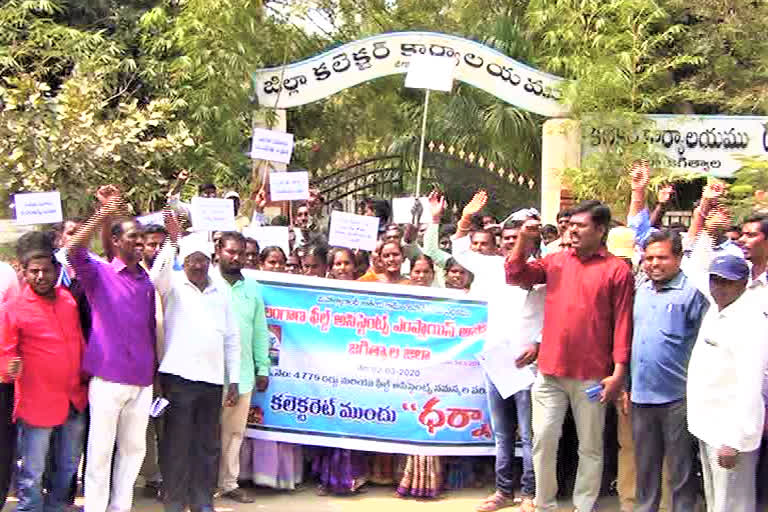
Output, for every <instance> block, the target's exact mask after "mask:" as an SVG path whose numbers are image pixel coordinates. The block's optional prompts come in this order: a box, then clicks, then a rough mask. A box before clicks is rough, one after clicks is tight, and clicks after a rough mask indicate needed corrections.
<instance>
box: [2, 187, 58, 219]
mask: <svg viewBox="0 0 768 512" xmlns="http://www.w3.org/2000/svg"><path fill="white" fill-rule="evenodd" d="M13 202H14V204H15V208H16V224H53V223H55V222H61V221H62V219H63V214H62V213H61V194H59V193H58V192H30V193H27V194H15V195H14V196H13Z"/></svg>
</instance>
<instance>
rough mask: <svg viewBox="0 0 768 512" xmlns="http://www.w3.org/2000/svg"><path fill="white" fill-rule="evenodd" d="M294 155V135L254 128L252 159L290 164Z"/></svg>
mask: <svg viewBox="0 0 768 512" xmlns="http://www.w3.org/2000/svg"><path fill="white" fill-rule="evenodd" d="M292 154H293V134H292V133H285V132H278V131H275V130H267V129H265V128H254V129H253V139H252V141H251V158H253V159H254V160H269V161H271V162H279V163H282V164H288V163H290V162H291V155H292Z"/></svg>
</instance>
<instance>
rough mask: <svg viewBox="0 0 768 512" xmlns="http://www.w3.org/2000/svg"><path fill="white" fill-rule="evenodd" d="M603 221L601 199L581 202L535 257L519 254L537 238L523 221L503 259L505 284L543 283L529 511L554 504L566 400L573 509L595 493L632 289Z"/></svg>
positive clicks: (532, 225) (584, 506)
mask: <svg viewBox="0 0 768 512" xmlns="http://www.w3.org/2000/svg"><path fill="white" fill-rule="evenodd" d="M610 220H611V211H610V210H609V209H608V207H607V206H605V205H603V204H602V203H601V202H599V201H585V202H583V203H581V204H580V205H579V206H577V207H576V208H575V209H574V210H572V215H571V218H570V220H569V228H568V232H567V234H568V235H569V237H570V241H571V248H570V249H568V250H565V251H561V252H558V253H554V254H550V255H548V256H546V257H545V258H543V259H540V260H536V261H527V256H526V254H527V252H526V246H528V245H530V244H531V243H533V241H534V240H537V239H538V231H539V223H538V221H535V220H529V221H526V223H525V225H524V226H523V229H521V230H520V236H519V237H518V240H517V243H516V244H515V247H514V248H513V249H512V251H511V252H510V253H509V255H508V256H507V260H506V263H505V267H506V272H507V282H508V283H509V284H513V285H519V286H523V287H530V286H532V285H534V284H538V283H546V284H547V298H546V303H545V306H544V329H543V331H542V341H541V346H540V347H539V356H538V366H539V375H538V377H537V380H536V383H535V384H534V386H533V389H532V395H533V396H532V398H533V404H532V409H533V410H532V414H533V465H534V472H535V473H536V510H537V511H550V510H552V511H554V510H557V499H556V496H557V477H556V467H555V463H556V462H555V461H556V460H557V447H558V441H559V439H560V435H561V433H562V426H563V419H564V418H565V413H566V411H567V410H568V407H569V405H570V407H571V409H572V410H573V416H574V420H575V422H576V429H577V432H578V434H579V466H578V470H577V474H576V485H575V487H574V491H573V503H574V506H575V507H576V510H577V511H579V512H592V510H593V508H594V506H595V502H596V501H597V498H598V495H599V492H600V484H601V481H602V473H603V428H604V426H605V404H606V403H609V402H611V401H612V400H613V399H615V398H616V397H617V396H618V394H619V392H620V391H621V390H622V388H623V385H624V376H625V374H626V370H627V363H628V362H629V349H630V346H631V342H632V302H633V294H634V279H633V277H632V273H631V271H630V268H629V267H628V266H627V264H626V263H624V262H623V261H622V260H621V259H619V258H617V257H615V256H613V255H611V254H610V253H608V251H607V249H606V247H605V240H606V238H607V235H608V228H609V223H610Z"/></svg>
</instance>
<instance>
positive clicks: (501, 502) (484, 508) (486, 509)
mask: <svg viewBox="0 0 768 512" xmlns="http://www.w3.org/2000/svg"><path fill="white" fill-rule="evenodd" d="M514 504H515V497H514V496H507V495H506V494H503V493H502V492H501V491H496V492H495V493H493V494H492V495H490V496H488V497H487V498H485V500H483V502H482V503H481V504H480V505H478V506H477V507H475V510H477V512H493V511H494V510H499V509H502V508H506V507H511V506H514Z"/></svg>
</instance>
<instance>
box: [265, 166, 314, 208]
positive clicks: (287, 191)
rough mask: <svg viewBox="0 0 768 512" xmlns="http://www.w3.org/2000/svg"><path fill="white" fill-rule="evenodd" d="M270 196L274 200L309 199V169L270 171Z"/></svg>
mask: <svg viewBox="0 0 768 512" xmlns="http://www.w3.org/2000/svg"><path fill="white" fill-rule="evenodd" d="M269 198H270V200H272V201H298V200H304V199H309V173H308V172H307V171H293V172H272V173H269Z"/></svg>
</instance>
